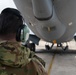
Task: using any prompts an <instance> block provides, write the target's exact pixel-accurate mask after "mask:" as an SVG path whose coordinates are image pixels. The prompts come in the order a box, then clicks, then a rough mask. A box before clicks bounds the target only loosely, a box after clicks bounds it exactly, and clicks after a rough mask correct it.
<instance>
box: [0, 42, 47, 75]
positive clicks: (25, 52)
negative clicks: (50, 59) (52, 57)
mask: <svg viewBox="0 0 76 75" xmlns="http://www.w3.org/2000/svg"><path fill="white" fill-rule="evenodd" d="M44 65H45V62H44V61H43V60H42V59H41V58H39V57H37V56H36V55H35V54H34V52H32V51H30V50H29V49H28V48H26V47H24V46H21V45H20V44H19V43H17V42H14V43H13V42H1V43H0V75H47V73H46V71H45V70H44Z"/></svg>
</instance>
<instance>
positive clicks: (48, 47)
mask: <svg viewBox="0 0 76 75" xmlns="http://www.w3.org/2000/svg"><path fill="white" fill-rule="evenodd" d="M53 46H54V43H52V45H51V47H50V46H49V45H45V48H46V50H50V49H52V48H53ZM57 47H61V48H62V50H64V51H65V50H67V49H68V44H67V43H66V46H65V47H63V45H62V43H57Z"/></svg>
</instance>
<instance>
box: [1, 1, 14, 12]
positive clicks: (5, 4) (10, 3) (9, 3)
mask: <svg viewBox="0 0 76 75" xmlns="http://www.w3.org/2000/svg"><path fill="white" fill-rule="evenodd" d="M6 7H12V8H16V6H15V4H14V2H13V0H0V12H1V11H2V10H3V9H4V8H6Z"/></svg>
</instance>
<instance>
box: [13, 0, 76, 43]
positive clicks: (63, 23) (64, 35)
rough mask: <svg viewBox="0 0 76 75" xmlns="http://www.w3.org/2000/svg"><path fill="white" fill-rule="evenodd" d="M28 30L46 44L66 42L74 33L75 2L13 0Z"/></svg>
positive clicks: (75, 27) (75, 20) (68, 0)
mask: <svg viewBox="0 0 76 75" xmlns="http://www.w3.org/2000/svg"><path fill="white" fill-rule="evenodd" d="M14 2H15V4H16V6H17V8H18V9H19V10H20V12H21V13H22V15H23V17H24V19H25V22H26V23H27V25H28V26H29V28H30V29H31V30H32V31H33V32H34V33H35V34H36V35H37V36H38V37H40V38H41V39H43V40H45V41H47V42H57V43H61V42H67V41H70V40H71V39H73V36H74V34H75V32H76V0H14Z"/></svg>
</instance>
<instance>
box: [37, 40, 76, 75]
mask: <svg viewBox="0 0 76 75" xmlns="http://www.w3.org/2000/svg"><path fill="white" fill-rule="evenodd" d="M46 44H48V45H51V44H50V43H46V42H44V41H42V40H41V41H40V42H39V45H38V46H36V51H37V53H36V54H37V55H38V56H39V57H41V58H42V59H43V60H44V61H45V62H46V66H45V69H46V71H47V72H48V75H76V42H75V41H74V40H72V41H70V42H68V43H67V44H68V46H69V50H66V51H63V50H62V49H61V48H60V47H56V45H54V47H53V50H49V51H47V50H46V49H45V45H46ZM65 45H66V44H65V43H64V44H63V46H65Z"/></svg>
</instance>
